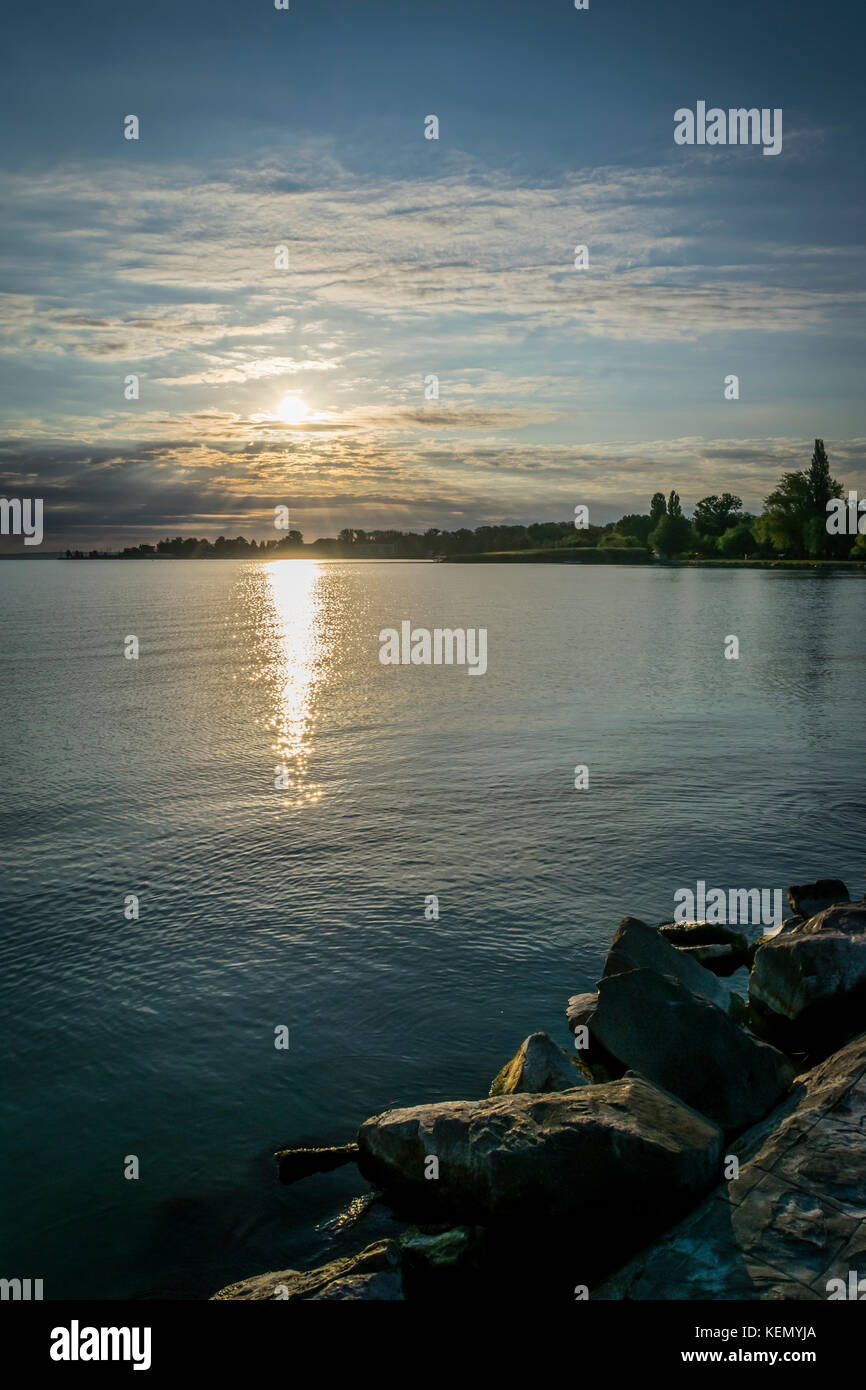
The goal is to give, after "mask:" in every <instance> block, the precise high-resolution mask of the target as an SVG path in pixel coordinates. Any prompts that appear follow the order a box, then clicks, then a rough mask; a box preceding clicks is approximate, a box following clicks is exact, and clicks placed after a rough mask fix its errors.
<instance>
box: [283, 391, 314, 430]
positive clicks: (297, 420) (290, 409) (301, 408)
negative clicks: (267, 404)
mask: <svg viewBox="0 0 866 1390" xmlns="http://www.w3.org/2000/svg"><path fill="white" fill-rule="evenodd" d="M309 413H310V412H309V410H308V409H307V407H306V405H305V404H304V402H303V401H302V400H301V398H300V396H284V397H283V399H282V400H281V401H280V403H279V405H278V406H277V414H278V415H279V417H280V419H281V420H285V422H286V424H287V425H300V424H301V422H302V421H303V420H306V418H307V416H308V415H309Z"/></svg>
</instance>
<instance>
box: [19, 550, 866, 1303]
mask: <svg viewBox="0 0 866 1390" xmlns="http://www.w3.org/2000/svg"><path fill="white" fill-rule="evenodd" d="M0 588H2V603H3V611H4V614H5V617H4V622H3V672H4V679H3V687H2V706H3V718H2V729H3V763H4V769H5V774H6V776H5V788H4V791H5V796H4V800H3V805H2V810H0V818H2V844H3V872H2V879H0V898H2V905H0V906H2V910H0V930H2V969H0V992H2V1010H3V1014H4V1017H5V1019H6V1022H7V1028H8V1034H7V1037H8V1042H7V1049H6V1060H5V1066H4V1086H3V1101H2V1112H3V1126H4V1134H6V1135H7V1136H8V1137H7V1144H6V1155H5V1159H4V1167H5V1181H4V1183H3V1190H4V1194H5V1195H4V1204H5V1211H4V1218H3V1229H4V1237H3V1260H2V1264H3V1269H2V1270H0V1273H2V1274H3V1275H4V1276H6V1277H12V1276H18V1277H31V1278H42V1279H44V1287H45V1297H46V1298H63V1297H76V1298H159V1297H172V1298H202V1297H207V1296H208V1295H209V1294H211V1293H213V1292H215V1291H216V1290H217V1289H218V1288H219V1287H220V1286H221V1285H223V1284H225V1283H228V1282H229V1281H230V1280H233V1279H236V1278H240V1277H242V1276H244V1275H248V1274H254V1273H260V1272H263V1271H265V1270H269V1269H283V1268H286V1267H305V1266H306V1265H308V1264H311V1263H316V1262H321V1261H322V1260H324V1259H328V1258H332V1257H333V1256H334V1255H335V1254H336V1253H341V1252H343V1251H349V1250H352V1249H356V1248H360V1246H361V1245H363V1244H366V1243H368V1241H370V1240H372V1239H375V1238H377V1236H378V1235H379V1234H381V1233H382V1232H384V1231H387V1230H389V1229H392V1219H391V1218H390V1216H389V1215H388V1213H387V1212H386V1211H385V1210H384V1209H381V1208H379V1207H373V1209H372V1210H370V1211H369V1212H366V1211H364V1203H362V1202H360V1201H359V1200H358V1198H359V1197H360V1196H361V1195H362V1194H364V1193H365V1192H366V1191H367V1188H366V1185H365V1184H364V1183H363V1182H362V1181H361V1180H360V1178H359V1177H358V1174H357V1172H356V1170H355V1169H354V1168H353V1167H348V1168H344V1169H340V1170H338V1171H336V1172H333V1173H330V1174H323V1175H319V1176H316V1177H313V1178H311V1179H309V1180H307V1181H304V1182H302V1183H300V1184H297V1185H296V1186H293V1187H281V1186H280V1185H279V1183H278V1180H277V1174H276V1164H275V1163H274V1161H273V1159H272V1157H271V1154H272V1151H273V1150H274V1149H275V1148H277V1147H281V1146H284V1145H288V1144H300V1143H305V1142H306V1143H318V1144H325V1143H333V1142H340V1141H342V1140H345V1139H346V1138H350V1137H352V1135H353V1131H354V1129H355V1128H356V1127H357V1125H358V1124H359V1122H360V1121H361V1120H363V1119H364V1118H365V1117H366V1116H367V1115H370V1114H373V1113H375V1112H377V1111H379V1110H383V1109H385V1108H387V1107H389V1106H393V1105H397V1104H411V1103H414V1102H420V1101H424V1100H436V1099H448V1098H461V1097H465V1098H473V1097H478V1096H481V1095H484V1094H486V1092H487V1088H488V1086H489V1084H490V1081H491V1079H492V1077H493V1076H494V1075H495V1073H496V1072H497V1071H498V1070H499V1068H500V1067H501V1066H502V1064H503V1063H504V1062H505V1061H506V1060H507V1059H508V1057H510V1056H511V1055H512V1053H513V1052H514V1051H515V1050H516V1048H517V1046H518V1045H519V1044H520V1042H521V1041H522V1040H523V1038H524V1037H526V1035H527V1034H528V1033H530V1032H533V1031H535V1030H537V1029H544V1030H547V1031H548V1032H550V1033H551V1034H552V1036H553V1037H554V1038H555V1039H556V1040H558V1041H559V1042H560V1043H562V1044H563V1045H564V1046H568V1045H569V1035H568V1032H567V1028H566V1024H565V1017H564V1008H565V1003H566V1000H567V998H568V996H569V995H570V994H572V993H574V992H576V991H579V990H582V989H587V988H591V987H593V984H594V981H595V980H596V978H597V977H598V975H599V973H600V970H601V966H602V963H603V960H604V956H605V953H606V950H607V946H608V944H609V941H610V937H611V935H612V933H613V931H614V930H615V928H616V926H617V924H618V922H619V921H620V919H621V918H622V917H623V916H625V915H626V914H628V913H631V914H634V915H636V916H639V917H643V918H644V919H645V920H647V921H649V922H651V923H655V922H659V921H662V920H665V919H667V920H670V918H671V916H672V910H673V895H674V892H675V891H676V889H677V888H682V887H694V885H695V882H696V880H697V879H703V880H706V881H707V883H708V884H712V885H713V886H719V887H722V888H725V889H727V888H729V887H744V888H751V887H760V888H768V889H772V888H776V887H781V888H782V889H785V888H786V887H787V886H788V884H790V883H796V882H803V881H807V880H809V879H811V878H815V877H820V876H831V877H841V878H843V879H844V880H845V881H846V882H847V884H848V887H849V890H850V891H851V893H852V896H857V897H859V896H860V894H861V892H862V890H863V887H864V885H863V873H864V870H866V853H864V829H866V817H864V795H863V773H862V769H863V766H864V760H866V721H864V718H863V695H864V689H866V623H864V598H866V588H864V583H863V579H862V577H861V576H858V575H842V574H833V575H828V574H820V573H814V574H810V573H806V574H802V573H790V572H783V571H766V570H746V569H742V570H738V569H730V570H719V569H692V568H674V567H670V568H668V567H659V568H647V567H634V568H632V567H621V566H616V567H614V566H598V567H595V566H551V565H469V566H462V565H450V564H424V563H411V562H406V563H402V562H386V561H383V562H373V561H371V562H355V563H351V562H343V561H334V562H316V561H307V560H297V561H292V560H285V561H275V562H271V563H257V562H235V561H204V560H202V561H171V560H167V561H158V562H148V561H129V562H111V561H102V562H97V561H93V562H61V561H47V560H46V561H32V560H29V561H8V562H4V563H3V564H0ZM404 620H410V621H411V622H412V623H413V625H414V626H418V627H426V628H429V629H431V630H432V629H434V628H437V627H440V628H441V627H449V628H456V627H463V628H467V629H468V628H474V629H478V628H484V629H486V632H487V670H486V672H485V673H484V674H483V676H482V675H478V676H476V677H474V678H473V677H471V676H470V674H469V671H468V670H467V668H466V667H460V666H446V665H443V666H412V665H409V666H404V665H396V666H389V665H383V664H382V663H381V662H380V660H379V647H380V644H379V632H380V630H381V629H384V628H388V627H390V628H396V629H399V628H400V625H401V622H402V621H404ZM133 635H134V636H136V637H137V638H138V641H139V644H140V652H139V657H138V659H137V660H129V659H126V658H125V657H124V646H125V641H126V639H127V638H128V637H129V636H133ZM730 635H736V636H737V637H738V638H739V646H740V655H739V659H738V660H728V659H725V656H724V649H725V639H726V637H728V636H730ZM579 764H585V765H586V767H587V768H588V777H589V786H588V788H587V789H586V790H576V789H575V786H574V781H575V767H576V766H577V765H579ZM275 769H282V770H283V771H282V772H281V773H280V774H279V775H278V774H277V772H276V771H275ZM275 780H279V781H280V782H281V783H282V784H283V785H281V786H280V787H279V789H277V787H276V786H275ZM434 894H435V895H436V897H437V898H438V903H439V917H438V920H427V919H426V918H425V900H426V899H427V898H428V896H429V895H434ZM130 895H134V896H135V897H136V898H137V899H138V914H139V915H138V918H137V919H135V917H134V916H132V917H131V916H130V915H129V914H130V913H131V912H132V911H133V909H134V905H130ZM125 905H126V906H125ZM281 1026H283V1027H287V1028H288V1030H289V1047H288V1049H277V1048H276V1047H275V1045H274V1043H275V1030H276V1029H278V1028H280V1027H281ZM130 1156H135V1157H136V1158H137V1159H138V1163H139V1171H140V1175H139V1177H138V1179H137V1180H129V1179H127V1178H125V1177H124V1168H125V1166H126V1165H127V1160H128V1158H129V1157H130Z"/></svg>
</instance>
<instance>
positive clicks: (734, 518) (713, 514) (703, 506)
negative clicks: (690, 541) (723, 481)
mask: <svg viewBox="0 0 866 1390" xmlns="http://www.w3.org/2000/svg"><path fill="white" fill-rule="evenodd" d="M742 505H743V499H742V497H735V496H734V494H733V493H732V492H723V493H722V495H721V497H717V496H716V494H715V493H713V494H711V496H709V497H702V498H701V500H700V502H699V503H698V504H697V506H696V507H695V513H694V516H693V517H692V521H693V522H694V526H695V530H696V531H698V532H699V533H700V534H701V535H702V536H714V537H716V538H718V537H719V536H723V535H724V534H725V532H726V531H727V530H728V529H729V528H730V527H733V526H736V525H737V523H738V522H739V521H741V520H742V511H741V508H742Z"/></svg>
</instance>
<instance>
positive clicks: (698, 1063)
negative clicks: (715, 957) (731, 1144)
mask: <svg viewBox="0 0 866 1390" xmlns="http://www.w3.org/2000/svg"><path fill="white" fill-rule="evenodd" d="M698 968H699V967H698ZM711 978H712V977H711ZM593 1031H594V1033H595V1034H596V1036H597V1037H598V1038H599V1039H600V1041H601V1042H602V1043H603V1045H604V1046H605V1047H606V1048H607V1049H608V1051H610V1052H612V1053H613V1054H614V1056H615V1057H618V1058H619V1059H620V1061H621V1062H623V1063H624V1064H625V1065H626V1066H627V1067H630V1068H632V1069H634V1070H637V1071H640V1072H641V1073H642V1075H644V1076H646V1077H648V1078H649V1079H650V1080H651V1081H654V1082H655V1083H656V1084H657V1085H659V1086H663V1087H664V1088H665V1089H666V1090H668V1091H671V1092H672V1093H673V1094H674V1095H675V1096H679V1098H680V1099H681V1100H683V1101H685V1102H686V1104H687V1105H690V1106H693V1107H694V1109H696V1110H700V1111H701V1112H702V1113H703V1114H704V1115H706V1116H707V1117H708V1118H709V1119H711V1120H713V1121H714V1122H715V1123H716V1124H718V1125H720V1126H721V1128H722V1129H724V1130H729V1131H732V1130H739V1129H743V1128H744V1127H745V1126H746V1125H751V1124H754V1123H755V1122H756V1121H757V1120H759V1119H760V1118H761V1116H762V1115H766V1113H767V1111H768V1110H771V1109H772V1107H773V1106H774V1105H777V1104H778V1103H779V1101H780V1100H781V1099H782V1097H783V1096H784V1095H785V1094H786V1092H787V1091H788V1090H789V1089H790V1086H791V1082H792V1080H793V1076H794V1071H793V1068H792V1066H791V1064H790V1062H789V1061H788V1059H787V1058H786V1057H785V1056H783V1054H782V1053H781V1052H778V1051H777V1050H776V1048H774V1047H771V1046H770V1044H769V1043H766V1042H762V1041H760V1040H759V1039H758V1038H755V1037H753V1036H752V1034H751V1033H749V1032H747V1031H746V1030H745V1029H744V1028H741V1027H740V1026H739V1025H738V1024H736V1023H734V1022H733V1021H732V1020H731V1019H730V1018H729V1017H728V1016H727V1014H725V1013H723V1012H722V1010H721V1009H719V1008H717V1007H716V1006H715V1004H711V1003H710V1002H709V1000H707V999H705V998H699V997H698V996H697V995H694V994H691V993H690V991H689V990H688V989H686V987H685V986H684V985H683V984H682V982H681V981H680V980H677V979H674V978H673V977H672V976H670V975H660V974H658V972H657V971H655V970H645V969H641V970H631V971H628V972H626V973H624V974H621V975H608V976H607V977H606V978H604V979H602V981H601V982H600V984H599V990H598V1007H597V1009H596V1011H595V1016H594V1018H593Z"/></svg>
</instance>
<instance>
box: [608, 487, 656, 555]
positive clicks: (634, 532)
mask: <svg viewBox="0 0 866 1390" xmlns="http://www.w3.org/2000/svg"><path fill="white" fill-rule="evenodd" d="M659 495H661V494H659ZM662 501H664V498H662ZM660 520H661V516H659V517H658V519H657V520H656V521H653V519H652V517H651V516H641V515H639V514H638V513H636V512H630V513H629V515H628V516H621V517H620V519H619V521H618V522H617V523H616V530H617V531H618V532H619V534H620V535H621V536H633V537H634V538H635V540H637V542H638V544H639V545H646V543H647V541H648V540H649V534H650V531H651V530H652V529H653V527H654V526H657V525H658V522H659V521H660Z"/></svg>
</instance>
